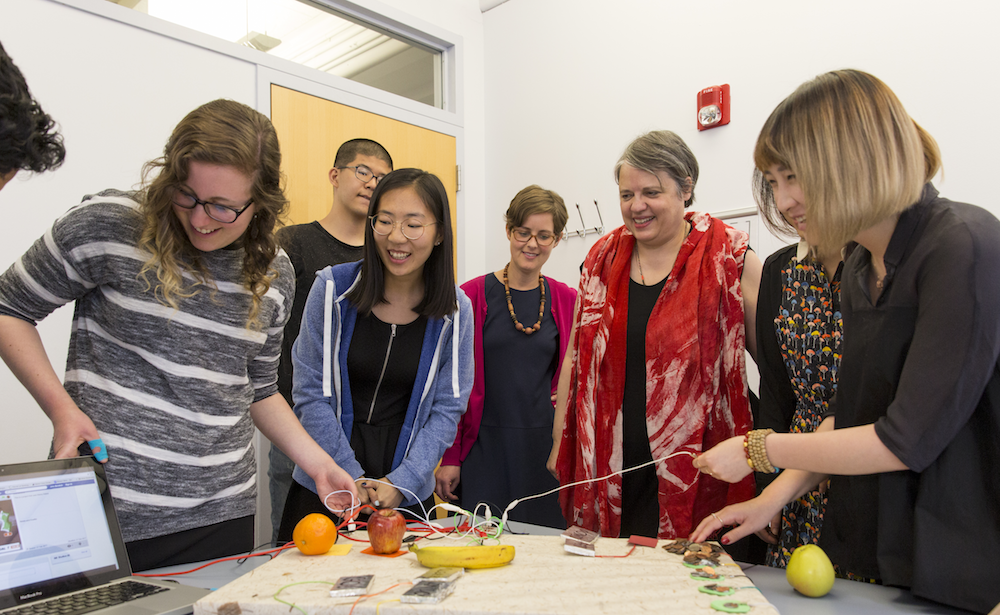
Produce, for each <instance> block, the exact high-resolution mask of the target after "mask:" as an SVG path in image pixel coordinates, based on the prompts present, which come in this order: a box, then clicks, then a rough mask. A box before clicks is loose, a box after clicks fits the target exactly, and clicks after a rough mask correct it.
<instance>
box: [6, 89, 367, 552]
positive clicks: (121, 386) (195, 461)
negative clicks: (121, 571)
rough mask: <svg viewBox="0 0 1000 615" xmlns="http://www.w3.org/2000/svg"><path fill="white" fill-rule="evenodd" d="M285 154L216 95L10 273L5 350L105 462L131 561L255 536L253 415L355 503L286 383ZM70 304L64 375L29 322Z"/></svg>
mask: <svg viewBox="0 0 1000 615" xmlns="http://www.w3.org/2000/svg"><path fill="white" fill-rule="evenodd" d="M280 165H281V153H280V151H279V149H278V139H277V136H276V134H275V132H274V127H273V126H272V125H271V122H270V121H269V120H268V119H267V118H266V117H265V116H263V115H262V114H260V113H258V112H257V111H255V110H253V109H251V108H250V107H248V106H246V105H244V104H241V103H237V102H234V101H229V100H216V101H213V102H210V103H207V104H205V105H202V106H201V107H198V108H197V109H195V110H194V111H192V112H190V113H189V114H188V115H187V116H186V117H185V118H184V119H182V120H181V122H180V123H179V124H178V125H177V127H176V128H175V129H174V131H173V133H172V134H171V136H170V139H169V140H168V141H167V144H166V147H165V148H164V152H163V156H162V157H161V158H159V159H157V160H155V161H152V162H150V163H147V165H146V167H145V175H146V178H147V182H146V187H145V189H144V190H142V191H140V192H120V191H117V190H106V191H104V192H101V193H100V194H97V195H92V196H87V197H85V198H84V201H83V203H81V204H80V205H78V206H76V207H74V208H72V209H71V210H70V211H69V212H67V213H66V214H64V215H63V216H62V217H60V218H59V219H58V220H56V222H55V223H54V225H53V226H52V229H51V230H50V231H49V232H48V233H46V235H45V237H43V238H41V239H39V240H38V241H36V242H35V244H34V245H33V246H32V247H31V248H30V249H29V250H28V252H27V253H26V254H25V255H24V256H23V257H22V258H21V259H20V260H19V261H18V262H17V263H16V264H15V265H14V266H12V267H11V268H10V269H8V270H7V272H6V273H4V274H3V276H0V346H2V351H0V352H2V356H3V359H4V361H5V362H6V363H7V365H8V366H9V367H10V369H11V371H12V372H14V374H15V375H16V376H17V378H18V379H19V380H20V381H21V383H22V384H23V385H24V386H25V388H27V389H28V391H29V392H30V393H31V394H32V395H33V396H34V398H35V400H36V401H37V402H38V405H39V406H41V408H42V410H43V411H44V412H45V413H46V414H47V415H48V417H49V418H50V419H51V420H52V426H53V431H54V434H53V442H52V452H53V454H54V455H55V456H56V457H60V458H62V457H74V456H77V455H78V454H90V453H94V454H95V456H96V457H97V459H98V460H101V461H104V462H105V463H107V473H108V479H109V481H110V482H111V484H112V485H113V486H114V497H115V508H116V509H117V512H118V519H119V521H120V523H121V528H122V532H123V534H124V535H125V541H126V547H127V549H128V555H129V559H130V561H131V564H132V568H133V569H135V570H147V569H149V568H155V567H159V566H168V565H174V564H183V563H188V562H193V561H199V560H204V559H210V558H217V557H222V556H225V555H232V554H234V553H239V552H244V551H248V550H250V549H252V548H253V545H254V539H253V536H254V511H255V509H256V492H255V486H256V467H257V464H256V456H255V455H254V448H253V444H252V439H253V434H254V427H255V426H256V427H257V428H259V429H260V430H261V432H263V433H264V435H265V436H267V438H268V439H270V440H271V441H272V442H274V443H275V444H277V445H278V446H280V447H281V449H282V450H285V451H288V452H289V453H291V456H292V458H293V459H294V460H295V462H296V463H297V464H299V466H300V467H302V468H304V469H306V471H307V472H308V473H309V474H310V475H311V476H312V477H313V478H314V479H315V480H316V481H317V482H318V483H319V484H320V485H321V489H322V490H323V492H324V494H326V493H334V492H336V493H337V495H336V496H335V497H333V498H331V500H330V501H331V504H332V505H339V506H340V507H347V506H350V504H351V502H352V499H356V498H357V497H358V496H357V489H356V487H355V485H354V481H353V480H352V479H351V477H350V476H349V475H348V474H347V473H346V472H344V471H343V470H342V469H341V468H340V467H339V466H338V465H337V464H336V463H334V461H333V459H331V458H330V456H329V455H327V454H326V453H325V452H324V451H323V450H322V449H321V448H320V447H319V446H318V445H317V444H316V443H315V442H314V441H313V440H312V439H311V438H310V437H309V435H308V434H307V433H306V432H305V430H304V429H303V428H302V425H301V424H299V422H298V420H296V418H295V415H294V414H293V413H292V410H291V409H290V408H289V407H288V404H287V402H285V399H284V398H283V397H282V396H281V395H279V394H278V388H277V368H278V356H279V354H280V349H281V337H282V329H283V327H284V325H285V322H286V321H287V319H288V313H289V310H290V308H291V305H292V295H293V292H294V289H293V285H294V275H293V272H292V266H291V263H290V262H289V260H288V257H287V256H286V255H285V253H284V252H281V251H280V250H278V248H277V244H276V243H275V240H274V229H275V224H276V222H277V220H278V219H279V218H280V216H281V214H282V213H283V212H284V209H285V206H286V203H287V201H286V199H285V197H284V194H283V192H282V189H281V182H280V179H281V176H280V171H279V169H280ZM150 176H153V177H152V178H151V179H150ZM70 301H74V302H75V318H74V325H73V326H74V328H73V332H72V336H71V338H70V349H69V358H68V360H67V366H66V375H65V378H64V380H63V382H60V379H59V377H58V376H57V375H56V373H55V371H54V370H53V369H52V365H51V364H50V363H49V361H48V358H47V357H46V353H45V349H44V347H43V346H42V342H41V339H40V338H39V336H38V333H37V332H36V331H35V328H34V325H35V323H36V322H37V321H38V320H41V319H43V318H45V317H46V316H47V315H48V314H49V313H51V312H52V311H53V310H55V309H56V308H58V307H59V306H60V305H62V304H65V303H69V302H70Z"/></svg>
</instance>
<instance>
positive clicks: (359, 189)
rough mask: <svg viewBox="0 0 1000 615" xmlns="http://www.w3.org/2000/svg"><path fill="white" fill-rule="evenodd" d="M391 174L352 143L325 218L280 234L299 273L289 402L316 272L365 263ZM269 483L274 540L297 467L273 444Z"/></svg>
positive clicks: (387, 164) (373, 152) (370, 146)
mask: <svg viewBox="0 0 1000 615" xmlns="http://www.w3.org/2000/svg"><path fill="white" fill-rule="evenodd" d="M390 171H392V157H390V156H389V152H388V151H386V149H385V148H384V147H382V146H381V145H380V144H378V143H376V142H375V141H371V140H369V139H351V140H350V141H347V142H346V143H344V144H343V145H341V146H340V149H338V150H337V156H336V158H335V159H334V163H333V168H332V169H330V185H331V186H333V205H332V206H331V207H330V212H329V213H328V214H327V215H326V216H325V217H324V218H322V219H321V220H316V221H314V222H310V223H308V224H295V225H292V226H286V227H285V228H282V229H280V230H278V232H277V238H278V241H279V242H280V243H281V247H282V248H284V250H285V252H286V253H288V258H289V259H290V260H291V261H292V267H293V268H294V269H295V300H294V301H293V303H292V313H291V315H290V317H289V319H288V324H287V325H285V337H284V340H283V342H282V344H281V363H280V364H279V366H278V392H279V393H281V394H282V395H283V396H284V397H285V399H286V400H287V401H288V404H289V405H290V406H292V408H294V407H295V404H294V403H293V400H292V345H293V344H294V343H295V338H296V337H298V335H299V325H300V324H301V322H302V310H303V308H305V304H306V298H307V297H308V296H309V289H310V288H312V285H313V280H314V279H315V278H316V272H317V271H319V270H321V269H324V268H325V267H328V266H330V265H339V264H341V263H350V262H354V261H357V260H361V257H362V255H363V251H362V250H363V248H364V243H365V224H367V223H368V202H369V201H370V200H371V196H372V192H374V190H375V186H377V185H378V182H379V181H380V180H381V179H382V178H383V177H384V176H385V175H387V174H388V173H389V172H390ZM269 461H270V464H269V465H270V467H269V468H268V471H267V476H268V478H269V479H270V483H269V485H270V487H269V489H270V493H271V526H272V534H271V537H272V540H275V539H277V535H278V526H279V525H280V524H281V513H282V511H283V510H284V508H285V498H286V497H287V495H288V489H289V487H290V486H291V481H292V469H293V468H294V467H295V464H293V463H292V461H291V460H290V459H289V458H288V456H287V455H285V453H284V452H282V451H281V450H280V449H279V448H277V447H276V446H274V445H273V444H272V445H271V452H270V455H269Z"/></svg>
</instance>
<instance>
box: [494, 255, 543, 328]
mask: <svg viewBox="0 0 1000 615" xmlns="http://www.w3.org/2000/svg"><path fill="white" fill-rule="evenodd" d="M508 267H510V263H507V264H506V265H504V267H503V290H504V293H505V294H506V295H507V311H508V312H510V319H511V320H513V321H514V328H515V329H517V330H518V331H524V334H525V335H531V334H532V333H534V332H535V331H538V330H539V329H541V328H542V316H543V315H544V314H545V281H544V278H542V274H541V273H539V274H538V288H539V289H540V290H541V291H542V301H541V304H540V305H539V306H538V322H536V323H535V324H534V325H533V326H531V327H525V326H524V325H522V324H521V323H519V322H518V321H517V316H516V315H515V314H514V304H513V303H512V302H511V300H510V282H508V281H507V268H508Z"/></svg>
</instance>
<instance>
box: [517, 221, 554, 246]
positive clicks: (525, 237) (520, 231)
mask: <svg viewBox="0 0 1000 615" xmlns="http://www.w3.org/2000/svg"><path fill="white" fill-rule="evenodd" d="M511 232H512V233H514V239H516V240H517V241H518V242H519V243H528V242H529V241H531V238H532V237H534V238H535V241H536V242H538V245H540V246H551V245H552V242H554V241H555V240H556V234H555V233H550V232H548V231H539V232H538V233H532V232H531V231H530V230H528V229H526V228H524V227H523V226H519V227H517V228H515V229H512V230H511Z"/></svg>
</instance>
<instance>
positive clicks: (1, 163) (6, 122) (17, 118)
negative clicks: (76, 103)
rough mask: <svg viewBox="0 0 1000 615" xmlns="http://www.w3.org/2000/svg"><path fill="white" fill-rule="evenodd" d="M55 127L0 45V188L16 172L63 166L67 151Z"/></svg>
mask: <svg viewBox="0 0 1000 615" xmlns="http://www.w3.org/2000/svg"><path fill="white" fill-rule="evenodd" d="M55 124H56V123H55V120H53V119H52V118H51V117H49V115H48V114H46V113H45V112H44V111H42V107H41V106H40V105H39V104H38V102H37V101H36V100H35V99H34V98H32V96H31V92H30V91H29V90H28V84H27V82H26V81H25V80H24V75H22V74H21V71H20V70H19V69H18V68H17V66H16V65H15V64H14V61H13V60H12V59H11V58H10V56H9V55H7V52H6V51H4V48H3V45H2V44H0V187H2V186H3V184H4V183H6V182H5V181H4V180H9V179H10V178H11V177H13V175H14V173H16V172H17V171H18V170H25V171H33V172H35V173H41V172H42V171H49V170H52V169H55V168H56V167H58V166H59V165H61V164H62V163H63V159H64V158H65V157H66V148H65V147H64V146H63V138H62V135H60V134H59V133H58V132H56V130H55Z"/></svg>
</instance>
